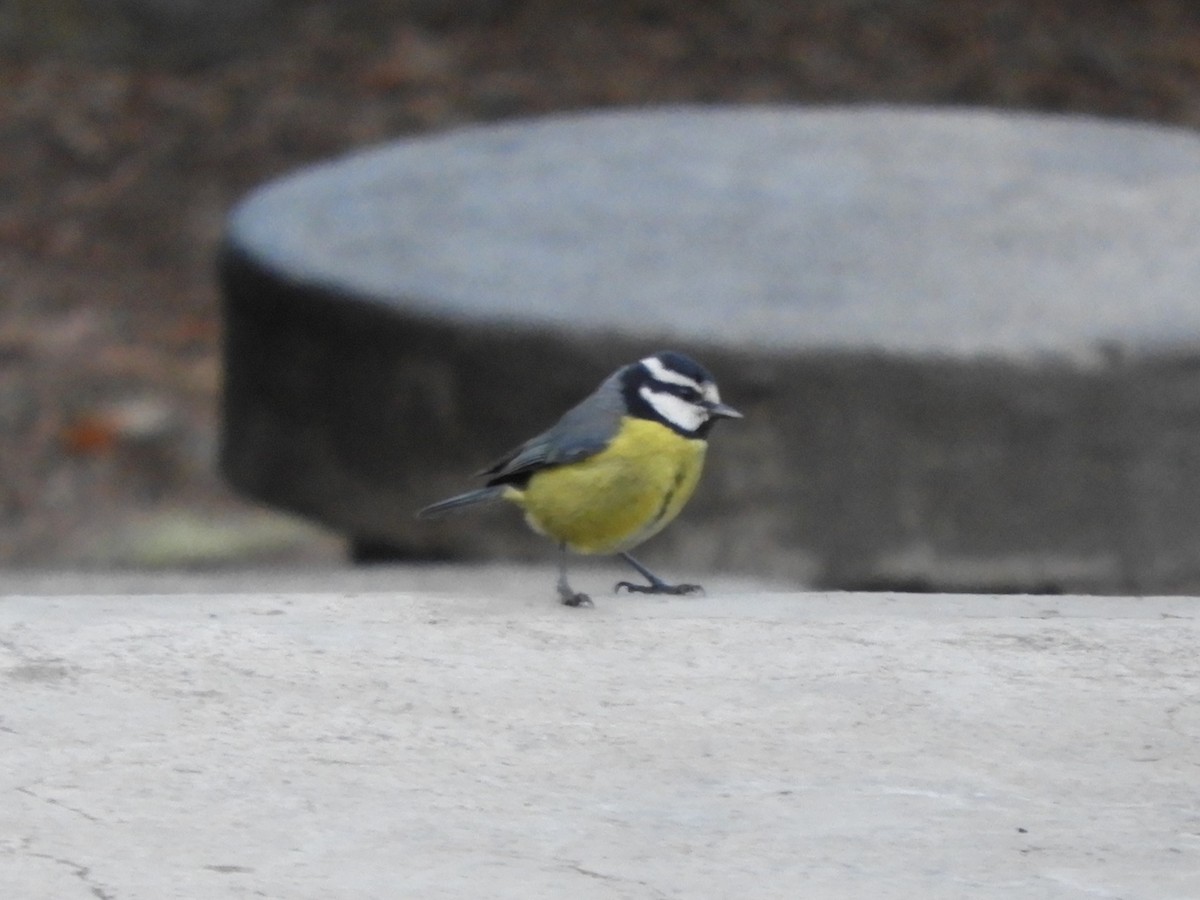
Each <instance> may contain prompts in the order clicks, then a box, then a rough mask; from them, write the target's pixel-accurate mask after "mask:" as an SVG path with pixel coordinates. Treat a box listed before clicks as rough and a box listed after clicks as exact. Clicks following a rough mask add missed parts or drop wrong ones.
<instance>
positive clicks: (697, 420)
mask: <svg viewBox="0 0 1200 900" xmlns="http://www.w3.org/2000/svg"><path fill="white" fill-rule="evenodd" d="M740 418H742V414H741V413H740V412H738V411H737V410H736V409H734V408H733V407H732V406H728V405H726V404H725V403H722V402H721V396H720V393H719V392H718V390H717V384H716V382H715V380H714V379H713V377H712V375H710V374H709V372H708V370H707V369H705V368H704V367H703V366H701V365H700V364H699V363H698V362H696V361H695V360H693V359H691V358H690V357H688V356H686V355H685V354H683V353H678V352H676V351H672V350H665V351H660V352H658V353H653V354H651V355H650V356H647V357H645V358H643V359H640V360H638V361H637V362H635V363H631V364H629V365H626V366H622V367H621V368H619V369H617V371H615V372H613V373H612V374H611V375H610V376H609V377H608V378H606V379H605V380H604V382H603V383H601V385H600V386H599V387H598V388H597V389H596V390H595V391H594V392H593V393H591V394H590V395H588V396H587V397H586V398H584V399H583V400H582V401H581V402H580V403H578V404H577V405H576V406H574V407H572V408H571V409H570V410H568V411H567V412H566V413H564V414H563V416H562V418H560V419H559V420H558V421H557V422H556V423H555V424H554V425H552V426H550V428H548V429H546V430H545V431H543V432H542V433H541V434H538V435H536V436H535V437H533V438H530V439H529V440H528V441H526V442H525V443H523V444H521V445H520V446H518V447H516V448H515V449H513V450H511V451H510V452H508V453H506V454H504V455H503V456H502V457H500V458H499V459H498V460H496V462H494V463H493V464H492V465H490V466H488V467H487V468H485V469H483V470H482V471H480V472H477V473H476V477H482V478H485V479H486V481H485V483H484V486H483V487H481V488H477V489H476V490H473V491H468V492H466V493H463V494H458V495H456V496H453V497H449V498H447V499H445V500H441V501H439V502H437V503H434V504H432V505H430V506H426V507H425V508H424V509H422V510H420V511H419V512H418V513H417V516H418V517H419V518H424V519H428V518H433V517H436V516H440V515H443V514H445V513H449V512H452V511H457V510H462V509H465V508H468V507H473V506H476V505H478V504H483V503H488V502H491V501H495V500H505V501H508V502H510V503H513V504H515V505H516V506H517V507H519V508H520V509H521V510H522V511H523V512H524V514H525V521H526V523H527V524H528V525H529V526H530V528H532V529H533V530H534V531H535V532H537V533H539V534H542V535H545V536H546V537H549V538H550V539H551V540H553V541H554V542H555V543H556V544H557V545H558V582H557V585H556V587H557V591H558V597H559V599H560V600H561V601H562V603H563V604H565V605H566V606H573V607H590V606H592V605H593V603H592V600H591V598H590V597H588V595H587V594H583V593H580V592H578V591H576V590H574V589H573V588H572V587H571V585H570V584H569V583H568V581H567V558H568V552H573V553H580V554H590V555H617V556H620V557H621V558H622V559H623V560H625V562H627V563H628V564H629V565H630V566H632V567H633V568H634V569H635V570H636V571H637V572H638V574H640V575H641V576H642V577H643V578H645V579H646V583H645V584H641V583H635V582H631V581H619V582H617V584H616V586H615V588H614V590H615V591H616V592H617V593H620V591H621V589H622V588H624V589H626V590H628V591H629V592H630V593H644V594H692V593H701V592H702V591H703V588H701V587H700V585H697V584H669V583H667V582H666V581H664V580H663V579H661V578H659V577H658V576H657V575H655V574H654V573H653V572H651V571H650V570H649V569H648V568H646V567H645V566H644V565H642V563H640V562H638V560H637V559H635V558H634V557H633V556H632V555H630V553H629V551H630V550H632V549H633V548H634V547H636V546H638V545H639V544H641V543H642V542H643V541H645V540H647V539H649V538H651V537H653V536H654V535H656V534H658V532H660V531H661V530H662V529H663V528H665V527H666V526H667V525H668V524H670V522H671V521H672V520H674V519H675V517H676V516H677V515H679V512H680V510H682V509H683V507H684V504H686V503H687V501H688V499H689V498H690V497H691V496H692V492H693V491H694V490H695V488H696V484H697V482H698V481H699V480H700V473H701V470H702V469H703V467H704V457H705V452H706V450H707V446H708V435H709V432H710V431H711V430H712V427H713V425H715V424H716V422H717V421H718V420H720V419H740Z"/></svg>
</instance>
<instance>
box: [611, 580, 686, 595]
mask: <svg viewBox="0 0 1200 900" xmlns="http://www.w3.org/2000/svg"><path fill="white" fill-rule="evenodd" d="M621 588H625V590H627V591H629V593H631V594H671V595H673V596H682V595H687V594H703V593H704V588H702V587H701V586H700V585H698V584H667V583H666V582H665V581H655V582H651V583H650V584H634V583H633V582H632V581H618V582H617V583H616V585H615V586H614V587H613V593H614V594H619V593H621Z"/></svg>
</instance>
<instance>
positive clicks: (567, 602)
mask: <svg viewBox="0 0 1200 900" xmlns="http://www.w3.org/2000/svg"><path fill="white" fill-rule="evenodd" d="M558 597H559V599H560V600H562V604H563V606H574V607H576V608H585V609H591V608H592V607H594V606H595V605H596V604H594V603H593V602H592V598H591V597H589V596H588V595H587V594H581V593H578V592H576V591H572V590H571V589H570V588H568V589H567V590H565V591H561V590H560V591H559V592H558Z"/></svg>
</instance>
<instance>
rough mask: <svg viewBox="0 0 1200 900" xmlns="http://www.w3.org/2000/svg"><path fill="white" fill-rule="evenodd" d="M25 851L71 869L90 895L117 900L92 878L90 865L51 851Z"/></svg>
mask: <svg viewBox="0 0 1200 900" xmlns="http://www.w3.org/2000/svg"><path fill="white" fill-rule="evenodd" d="M27 846H28V845H27ZM25 852H26V854H28V855H29V856H32V857H34V858H35V859H48V860H49V861H50V862H52V863H56V864H57V865H60V866H66V867H67V868H68V869H70V870H71V871H72V873H73V874H74V875H75V877H76V878H78V879H79V880H80V881H82V882H83V884H84V887H86V888H87V889H88V890H89V891H91V893H92V896H93V897H95V898H96V900H117V895H116V894H112V893H109V892H108V891H106V890H105V889H104V888H103V887H101V886H100V885H99V884H96V883H95V882H94V881H93V880H92V870H91V867H90V866H85V865H82V864H81V863H77V862H75V860H73V859H67V858H66V857H63V856H55V855H54V854H53V853H38V852H37V851H34V850H29V849H26V850H25Z"/></svg>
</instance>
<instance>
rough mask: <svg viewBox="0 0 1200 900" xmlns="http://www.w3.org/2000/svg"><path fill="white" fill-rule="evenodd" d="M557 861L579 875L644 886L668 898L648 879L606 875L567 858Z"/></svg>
mask: <svg viewBox="0 0 1200 900" xmlns="http://www.w3.org/2000/svg"><path fill="white" fill-rule="evenodd" d="M559 863H561V864H562V865H563V866H564V867H565V868H568V869H570V870H571V871H572V872H578V873H579V874H580V875H586V876H587V877H588V878H595V879H596V880H598V881H611V882H614V883H616V884H631V885H636V886H637V887H640V888H645V889H646V890H648V891H650V892H651V893H652V894H653V896H655V897H662V898H664V900H669V898H670V896H671V895H670V894H668V893H666V892H665V891H662V890H660V889H659V888H657V887H655V886H654V885H652V884H651V883H650V882H648V881H638V880H637V879H636V878H622V877H621V876H620V875H608V874H606V873H604V872H597V871H596V870H595V869H588V868H585V867H584V866H583V865H582V864H581V863H577V862H574V861H572V860H568V859H560V860H559Z"/></svg>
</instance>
